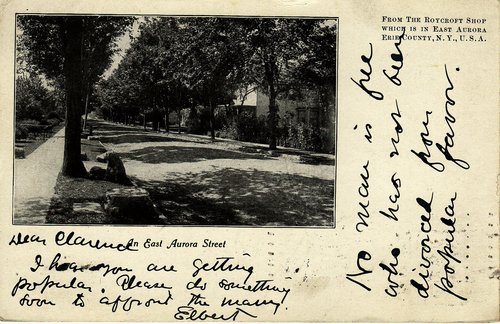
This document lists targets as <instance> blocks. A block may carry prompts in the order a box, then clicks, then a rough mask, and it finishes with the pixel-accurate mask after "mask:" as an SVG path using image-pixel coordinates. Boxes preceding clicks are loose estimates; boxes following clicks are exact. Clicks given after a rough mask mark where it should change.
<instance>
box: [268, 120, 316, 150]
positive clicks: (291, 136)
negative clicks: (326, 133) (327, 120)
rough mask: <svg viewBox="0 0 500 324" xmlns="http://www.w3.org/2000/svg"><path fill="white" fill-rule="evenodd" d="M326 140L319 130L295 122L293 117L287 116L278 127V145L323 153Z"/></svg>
mask: <svg viewBox="0 0 500 324" xmlns="http://www.w3.org/2000/svg"><path fill="white" fill-rule="evenodd" d="M324 142H325V140H324V138H323V136H322V132H321V130H320V129H319V128H317V127H314V126H312V125H310V124H305V123H297V122H294V121H293V115H290V116H285V118H283V120H281V122H280V124H279V126H278V145H281V146H286V147H293V148H296V149H300V150H306V151H315V152H322V151H323V150H324V146H325V145H324Z"/></svg>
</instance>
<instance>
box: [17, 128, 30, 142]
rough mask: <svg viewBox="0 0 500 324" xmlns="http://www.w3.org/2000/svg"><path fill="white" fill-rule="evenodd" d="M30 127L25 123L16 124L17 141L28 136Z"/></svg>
mask: <svg viewBox="0 0 500 324" xmlns="http://www.w3.org/2000/svg"><path fill="white" fill-rule="evenodd" d="M28 134H29V132H28V129H27V128H26V126H23V125H16V141H18V140H23V139H26V138H28Z"/></svg>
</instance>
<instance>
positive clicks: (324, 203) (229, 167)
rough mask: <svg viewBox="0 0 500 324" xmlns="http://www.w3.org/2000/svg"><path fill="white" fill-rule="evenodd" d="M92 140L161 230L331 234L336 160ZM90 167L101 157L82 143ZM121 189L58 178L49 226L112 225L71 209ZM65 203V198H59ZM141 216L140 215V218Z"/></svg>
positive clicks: (106, 135) (119, 137) (218, 144)
mask: <svg viewBox="0 0 500 324" xmlns="http://www.w3.org/2000/svg"><path fill="white" fill-rule="evenodd" d="M92 123H93V126H94V135H98V136H100V141H101V142H102V143H103V145H104V147H105V148H106V149H107V150H109V151H111V150H112V151H114V152H117V153H118V154H119V155H120V157H121V158H122V160H123V163H124V165H125V168H126V171H127V175H128V176H129V177H130V179H131V180H132V181H133V182H134V183H135V185H137V186H139V187H141V188H144V189H146V190H147V191H148V192H149V194H150V196H151V198H152V200H153V202H154V203H155V205H156V206H157V209H158V211H159V212H160V213H161V214H163V217H161V218H160V222H161V224H164V225H239V226H319V227H324V226H332V225H333V207H334V206H333V195H334V157H333V155H328V154H313V153H310V152H303V151H298V150H293V149H278V150H277V151H272V152H270V151H269V150H267V149H266V148H265V146H259V145H256V144H251V143H242V142H237V141H227V140H216V141H211V140H210V139H209V138H205V137H200V136H190V135H186V134H180V135H178V134H160V133H156V132H151V131H150V132H144V131H143V130H142V129H141V128H139V127H137V128H134V127H127V126H123V125H116V124H110V123H105V122H100V121H92ZM82 149H83V150H84V151H85V152H86V153H87V156H88V157H89V160H90V162H86V166H87V170H88V169H89V168H90V167H91V166H92V165H100V166H101V167H105V164H102V163H101V164H99V163H98V162H95V156H96V155H98V154H100V153H102V152H103V151H104V149H103V147H102V146H101V144H100V143H99V142H98V141H87V140H84V141H82ZM116 187H120V185H117V184H114V183H111V182H106V181H95V180H88V179H69V178H66V177H63V176H61V175H60V176H59V178H58V181H57V185H56V194H57V196H56V198H54V199H53V204H52V207H53V208H51V211H49V216H48V218H47V220H48V221H49V222H55V223H109V222H110V221H109V220H108V219H106V216H105V215H92V214H87V215H86V214H81V213H80V214H78V215H75V214H74V213H73V212H72V210H71V205H72V204H73V203H75V202H76V203H81V202H86V201H90V202H96V203H99V204H101V205H102V206H103V204H104V201H105V193H106V191H107V190H109V189H112V188H116ZM62 197H64V198H62ZM138 216H140V215H138Z"/></svg>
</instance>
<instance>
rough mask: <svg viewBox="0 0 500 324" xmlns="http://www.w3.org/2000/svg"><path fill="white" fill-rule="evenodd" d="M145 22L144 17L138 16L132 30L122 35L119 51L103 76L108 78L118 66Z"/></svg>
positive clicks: (119, 40)
mask: <svg viewBox="0 0 500 324" xmlns="http://www.w3.org/2000/svg"><path fill="white" fill-rule="evenodd" d="M143 22H144V17H138V19H137V20H136V21H135V22H134V25H133V26H132V30H131V31H130V32H127V33H125V34H123V36H122V37H120V38H118V39H117V41H116V44H117V45H118V48H119V51H118V52H117V53H116V54H115V55H114V56H113V59H112V63H111V66H110V67H109V69H107V70H106V71H105V72H104V73H103V78H104V79H107V78H108V77H109V76H111V74H112V73H113V71H114V70H116V68H117V67H118V64H120V62H121V60H123V57H124V56H125V52H126V51H127V50H128V49H129V48H130V41H131V38H135V37H137V36H139V26H140V25H141V23H143Z"/></svg>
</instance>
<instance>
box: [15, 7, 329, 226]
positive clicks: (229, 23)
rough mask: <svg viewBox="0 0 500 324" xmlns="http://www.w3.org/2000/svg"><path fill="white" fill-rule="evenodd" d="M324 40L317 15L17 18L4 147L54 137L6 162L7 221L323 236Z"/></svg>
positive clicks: (325, 31) (323, 24) (325, 24)
mask: <svg viewBox="0 0 500 324" xmlns="http://www.w3.org/2000/svg"><path fill="white" fill-rule="evenodd" d="M131 30H135V31H136V32H134V33H131ZM336 33H337V25H336V21H334V20H330V21H329V20H325V19H285V18H280V19H277V18H272V19H271V18H225V17H203V18H202V17H189V18H187V17H142V18H139V19H138V18H136V17H118V16H112V17H111V16H37V15H20V16H19V17H18V35H17V37H18V38H17V45H18V46H17V59H18V77H17V81H16V84H17V88H16V98H17V101H16V111H17V114H16V141H18V140H21V139H25V138H28V139H32V140H36V141H38V142H39V141H40V130H47V129H51V128H52V127H54V125H57V124H59V123H60V122H64V125H65V127H64V130H63V131H61V132H59V133H57V134H56V136H54V137H53V138H50V139H49V140H48V141H47V142H46V143H44V144H42V146H40V147H39V148H38V149H36V150H35V151H34V152H33V153H31V154H29V155H28V156H27V158H26V159H25V160H21V159H19V160H16V163H15V167H16V175H15V177H16V188H15V190H16V206H17V209H16V210H17V211H15V215H14V222H24V223H43V222H49V223H79V224H83V223H121V222H126V223H129V222H132V223H137V224H143V223H147V224H162V225H238V226H332V225H333V209H334V208H333V200H334V199H333V198H334V197H333V196H334V180H335V179H334V173H335V171H334V170H335V166H334V165H335V156H334V154H333V153H334V151H335V146H334V144H335V82H336V81H335V80H336V46H337V45H336ZM124 37H129V41H128V42H125V43H128V45H126V47H124V48H121V47H119V46H118V43H119V42H120V44H122V45H123V43H124V41H123V40H124ZM252 93H253V94H254V96H256V98H257V100H256V102H257V103H256V104H254V105H253V106H252V105H251V104H250V105H249V104H246V100H247V98H248V96H249V95H251V94H252ZM263 100H264V101H263ZM263 102H265V104H264V105H265V108H264V114H263V112H262V109H261V108H262V105H263ZM62 112H63V113H62ZM63 115H64V116H63ZM62 132H64V135H63V136H61V135H62ZM42 139H43V137H42ZM56 144H57V145H56ZM19 147H20V148H19V151H21V150H22V144H19ZM56 147H57V148H56ZM51 151H54V152H55V153H54V154H50V152H51ZM49 155H50V156H49ZM28 161H38V163H39V166H41V169H40V170H39V171H38V172H40V173H42V175H40V176H38V178H37V171H36V170H35V169H34V168H33V167H30V165H36V163H37V162H28ZM30 163H31V164H30ZM49 166H50V167H49ZM59 171H60V174H59ZM37 180H40V181H43V187H44V188H45V189H44V190H42V192H43V195H42V196H43V197H42V196H40V199H39V200H40V201H39V202H40V204H43V205H44V207H43V208H42V209H40V214H38V215H35V214H36V213H35V209H33V208H32V215H31V216H32V219H31V220H30V219H29V209H30V207H29V206H30V201H33V199H31V198H30V197H31V196H30V192H33V191H34V190H32V188H30V186H29V183H30V182H32V183H33V182H36V181H37ZM127 195H130V199H127ZM32 196H33V195H32ZM33 197H34V198H35V199H34V200H36V197H38V196H36V195H35V196H33ZM132 198H133V199H132ZM127 200H128V201H129V202H128V203H127ZM119 201H120V202H119ZM114 204H118V205H114ZM120 204H121V205H120ZM131 204H132V205H133V206H132V205H131ZM141 204H143V205H141ZM141 206H148V207H147V208H145V209H144V208H142V207H141ZM25 207H26V208H25ZM153 207H154V210H153ZM127 210H128V211H127ZM130 210H134V211H135V210H137V213H140V211H141V210H148V211H149V213H150V214H151V215H152V216H151V217H150V218H147V219H146V218H141V215H135V214H134V213H136V212H132V216H130V215H128V216H126V217H125V216H124V215H125V214H127V213H129V212H130ZM22 211H26V212H27V213H25V212H22Z"/></svg>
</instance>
